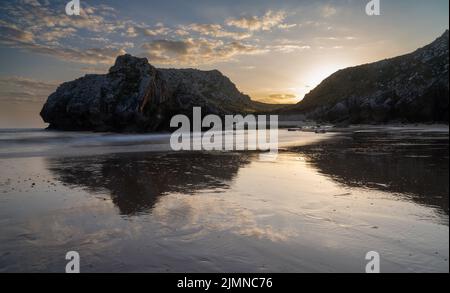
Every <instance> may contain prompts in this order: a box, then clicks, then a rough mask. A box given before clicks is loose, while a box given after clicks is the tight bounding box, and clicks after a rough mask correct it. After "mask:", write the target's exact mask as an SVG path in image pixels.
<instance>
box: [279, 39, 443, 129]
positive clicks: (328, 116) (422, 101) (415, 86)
mask: <svg viewBox="0 0 450 293" xmlns="http://www.w3.org/2000/svg"><path fill="white" fill-rule="evenodd" d="M448 48H449V32H448V30H447V31H446V32H445V33H444V34H443V35H442V36H441V37H440V38H438V39H437V40H436V41H434V42H433V43H431V44H430V45H428V46H426V47H423V48H421V49H418V50H417V51H415V52H413V53H411V54H408V55H404V56H400V57H396V58H392V59H387V60H383V61H380V62H376V63H372V64H365V65H361V66H356V67H352V68H347V69H343V70H340V71H338V72H336V73H334V74H333V75H331V76H330V77H328V78H327V79H325V80H324V81H323V82H322V83H321V84H320V85H319V86H317V87H316V88H315V89H314V90H312V91H311V92H310V93H309V94H308V95H306V96H305V98H304V99H303V101H301V102H300V103H299V104H297V105H295V106H293V107H289V108H288V109H286V110H287V112H290V113H302V114H305V115H306V117H309V118H311V119H314V120H324V121H331V122H344V121H345V122H349V123H383V122H389V121H399V122H448V104H449V96H448V94H449V71H448V69H449V68H448V61H449V55H448V54H449V51H448Z"/></svg>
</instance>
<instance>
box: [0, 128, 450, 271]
mask: <svg viewBox="0 0 450 293" xmlns="http://www.w3.org/2000/svg"><path fill="white" fill-rule="evenodd" d="M0 133H1V134H0V173H1V177H0V178H1V179H0V230H1V231H2V232H1V233H0V271H1V272H18V271H31V272H44V271H45V272H47V271H50V272H63V271H64V268H65V264H66V260H65V258H64V256H65V253H66V252H67V251H70V250H75V251H78V252H79V253H80V255H81V263H82V270H83V271H84V272H186V271H189V272H364V268H365V265H366V260H365V255H366V253H367V252H369V251H377V252H378V253H379V254H380V256H381V270H382V271H383V272H447V273H448V271H449V264H448V255H449V242H448V239H449V221H448V194H449V192H448V188H449V182H448V166H449V162H448V151H449V150H448V126H440V127H433V126H427V127H417V126H416V127H404V126H403V127H365V128H359V129H354V128H348V129H347V130H344V131H343V130H340V131H339V132H336V133H327V134H314V133H304V132H293V133H291V132H288V131H287V130H280V142H281V143H280V152H279V154H278V158H277V160H276V161H273V162H264V161H261V160H259V156H258V153H254V152H221V153H219V152H184V153H172V152H167V151H166V150H165V149H164V145H165V141H166V140H165V139H166V138H167V137H166V136H165V135H164V134H161V135H147V136H143V135H118V134H115V135H111V134H97V133H62V132H48V131H42V130H2V131H0Z"/></svg>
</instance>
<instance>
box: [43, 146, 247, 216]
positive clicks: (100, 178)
mask: <svg viewBox="0 0 450 293" xmlns="http://www.w3.org/2000/svg"><path fill="white" fill-rule="evenodd" d="M249 156H250V155H246V154H234V153H227V154H216V155H212V154H200V153H189V154H187V153H184V154H183V153H180V154H167V155H157V154H145V153H139V154H136V153H133V154H120V155H108V156H96V157H73V158H51V159H48V168H49V170H50V171H52V173H54V174H55V176H56V178H57V179H58V180H60V181H62V182H63V183H66V184H70V185H75V186H80V187H85V188H88V189H89V190H90V191H93V192H102V191H104V190H105V189H106V190H108V191H109V192H110V193H111V197H112V200H113V202H114V204H116V205H117V206H118V208H119V209H120V212H121V214H126V215H133V214H136V213H140V212H145V211H147V210H149V209H151V208H152V207H153V205H154V204H155V202H156V201H157V199H158V197H159V196H161V195H164V193H167V192H180V193H185V194H186V193H194V192H195V191H198V190H202V189H224V188H227V187H228V184H229V182H230V181H231V180H232V179H233V178H234V176H235V175H236V174H237V172H238V170H239V168H240V167H241V166H242V165H244V164H247V163H249V162H250V157H249Z"/></svg>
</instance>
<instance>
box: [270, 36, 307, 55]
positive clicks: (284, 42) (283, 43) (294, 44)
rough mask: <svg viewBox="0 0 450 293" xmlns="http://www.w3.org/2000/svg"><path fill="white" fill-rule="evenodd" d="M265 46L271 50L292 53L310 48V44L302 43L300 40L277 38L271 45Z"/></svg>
mask: <svg viewBox="0 0 450 293" xmlns="http://www.w3.org/2000/svg"><path fill="white" fill-rule="evenodd" d="M266 48H267V49H269V50H271V51H277V52H282V53H292V52H294V51H299V50H309V49H311V46H309V45H306V44H304V43H303V42H302V41H296V40H290V39H278V40H275V41H274V42H273V44H272V45H269V46H267V47H266Z"/></svg>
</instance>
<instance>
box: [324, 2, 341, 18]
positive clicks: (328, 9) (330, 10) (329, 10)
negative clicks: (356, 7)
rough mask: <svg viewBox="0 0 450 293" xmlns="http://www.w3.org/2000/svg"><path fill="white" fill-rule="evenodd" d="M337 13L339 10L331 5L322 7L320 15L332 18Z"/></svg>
mask: <svg viewBox="0 0 450 293" xmlns="http://www.w3.org/2000/svg"><path fill="white" fill-rule="evenodd" d="M336 13H337V9H336V8H334V7H333V6H331V5H329V4H328V5H325V6H322V7H321V9H320V15H321V16H322V17H325V18H328V17H331V16H333V15H335V14H336Z"/></svg>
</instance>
